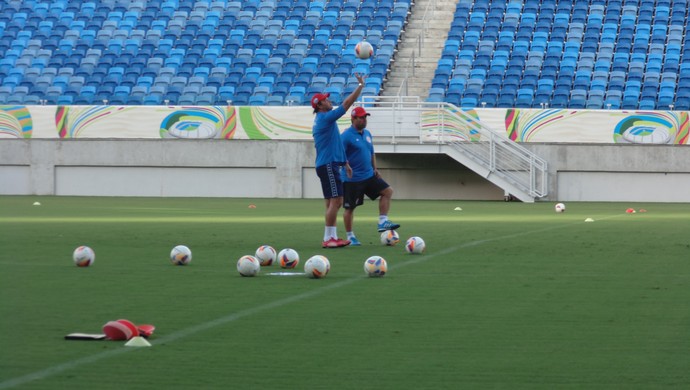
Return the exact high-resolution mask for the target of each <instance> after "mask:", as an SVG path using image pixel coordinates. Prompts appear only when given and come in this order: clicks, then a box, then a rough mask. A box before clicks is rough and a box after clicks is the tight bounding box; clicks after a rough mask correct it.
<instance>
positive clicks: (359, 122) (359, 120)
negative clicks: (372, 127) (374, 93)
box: [350, 107, 371, 131]
mask: <svg viewBox="0 0 690 390" xmlns="http://www.w3.org/2000/svg"><path fill="white" fill-rule="evenodd" d="M369 115H371V114H369V113H368V112H367V111H366V110H365V109H364V107H355V108H353V109H352V112H351V113H350V116H351V119H352V126H354V128H355V129H357V130H359V131H362V130H364V128H365V127H367V117H368V116H369Z"/></svg>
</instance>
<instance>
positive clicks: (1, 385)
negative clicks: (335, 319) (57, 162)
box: [0, 214, 623, 389]
mask: <svg viewBox="0 0 690 390" xmlns="http://www.w3.org/2000/svg"><path fill="white" fill-rule="evenodd" d="M622 215H623V214H617V215H612V216H609V217H604V218H599V220H602V219H609V218H616V217H620V216H622ZM579 223H581V222H577V223H570V224H565V225H560V226H555V227H549V228H544V229H537V230H532V231H528V232H521V233H515V234H509V235H506V236H502V237H493V238H487V239H485V240H477V241H470V242H467V243H464V244H460V245H456V246H454V247H449V248H446V249H444V250H442V251H439V252H435V253H433V254H426V255H422V256H416V257H414V258H412V259H411V260H408V261H405V262H402V263H397V264H396V265H394V266H392V267H390V269H393V270H394V269H398V268H403V267H407V266H410V265H414V264H419V263H421V262H424V261H429V260H432V259H434V258H436V257H439V256H446V255H447V254H449V253H452V252H454V251H456V250H458V249H462V248H469V247H474V246H478V245H482V244H486V243H490V242H494V241H499V240H505V239H507V238H515V237H521V236H527V235H531V234H534V233H539V232H545V231H549V230H555V229H561V228H566V227H571V226H574V225H577V224H579ZM295 274H297V273H295ZM368 279H369V277H368V276H367V275H361V276H353V277H351V278H349V279H345V280H342V281H340V282H336V283H333V284H327V285H324V286H321V287H319V288H315V289H313V290H310V291H307V292H304V293H302V294H297V295H293V296H289V297H286V298H282V299H278V300H277V301H273V302H269V303H265V304H263V305H259V306H255V307H251V308H249V309H245V310H240V311H238V312H236V313H232V314H228V315H227V316H225V317H220V318H216V319H215V320H212V321H209V322H205V323H203V324H198V325H194V326H191V327H189V328H186V329H182V330H179V331H177V332H175V333H171V334H169V335H168V336H165V337H161V338H159V339H156V340H154V341H153V342H152V344H159V343H161V344H164V343H170V342H173V341H175V340H179V339H182V338H185V337H187V336H191V335H194V334H198V333H199V332H203V331H206V330H209V329H213V328H215V327H217V326H220V325H225V324H227V323H230V322H234V321H237V320H239V319H242V318H245V317H249V316H251V315H253V314H258V313H262V312H265V311H268V310H270V309H275V308H279V307H284V306H286V305H288V304H291V303H294V302H299V301H302V300H304V299H307V298H312V297H315V296H317V295H321V294H323V293H325V292H327V291H330V290H334V289H337V288H340V287H344V286H347V285H350V284H353V283H355V282H358V281H361V280H368ZM132 350H137V348H119V349H111V350H108V351H103V352H100V353H96V354H94V355H90V356H84V357H83V358H80V359H76V360H72V361H69V362H65V363H62V364H58V365H56V366H53V367H48V368H46V369H43V370H40V371H36V372H33V373H31V374H27V375H24V376H20V377H17V378H14V379H9V380H6V381H5V382H0V389H9V388H12V387H15V386H19V385H23V384H25V383H29V382H33V381H36V380H41V379H45V378H48V377H50V376H53V375H56V374H59V373H61V372H64V371H67V370H71V369H73V368H76V367H81V366H83V365H84V364H89V363H94V362H97V361H99V360H103V359H106V358H109V357H111V356H117V355H121V354H123V353H125V352H130V351H132Z"/></svg>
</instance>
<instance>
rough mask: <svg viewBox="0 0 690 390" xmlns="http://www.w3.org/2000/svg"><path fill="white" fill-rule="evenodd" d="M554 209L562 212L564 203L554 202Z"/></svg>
mask: <svg viewBox="0 0 690 390" xmlns="http://www.w3.org/2000/svg"><path fill="white" fill-rule="evenodd" d="M554 210H556V212H557V213H562V212H564V211H565V205H564V204H563V203H556V206H554Z"/></svg>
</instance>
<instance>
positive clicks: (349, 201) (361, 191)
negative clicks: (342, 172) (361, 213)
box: [343, 176, 390, 210]
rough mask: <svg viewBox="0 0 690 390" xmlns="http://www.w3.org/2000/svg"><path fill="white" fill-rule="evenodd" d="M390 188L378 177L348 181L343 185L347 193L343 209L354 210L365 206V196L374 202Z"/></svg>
mask: <svg viewBox="0 0 690 390" xmlns="http://www.w3.org/2000/svg"><path fill="white" fill-rule="evenodd" d="M388 187H390V186H389V185H388V183H386V181H385V180H383V179H381V178H378V177H376V176H372V177H370V178H368V179H367V180H363V181H346V182H344V183H343V190H344V191H345V196H344V202H343V207H344V208H346V209H352V210H354V209H355V207H357V206H360V205H362V204H364V195H366V196H368V197H369V199H371V200H374V199H376V198H378V197H379V195H381V192H382V191H383V190H385V189H386V188H388Z"/></svg>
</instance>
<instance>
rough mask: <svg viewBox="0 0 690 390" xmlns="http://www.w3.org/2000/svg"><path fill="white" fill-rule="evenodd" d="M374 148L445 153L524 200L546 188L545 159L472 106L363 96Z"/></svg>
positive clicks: (413, 98) (531, 199)
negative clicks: (488, 123)
mask: <svg viewBox="0 0 690 390" xmlns="http://www.w3.org/2000/svg"><path fill="white" fill-rule="evenodd" d="M362 104H363V105H364V106H366V109H367V111H370V112H372V113H374V112H375V115H372V116H371V117H370V119H369V127H371V128H375V129H377V131H376V142H377V146H376V149H377V151H378V152H397V153H444V154H447V155H448V156H450V157H452V158H453V159H455V160H456V161H458V162H460V163H461V164H463V165H465V166H466V167H468V168H469V169H471V170H473V171H474V172H476V173H477V174H479V175H481V176H482V177H484V178H486V179H487V180H489V181H490V182H492V183H493V184H495V185H496V186H498V187H500V188H502V189H503V190H504V191H506V193H507V194H510V195H512V196H514V197H516V198H517V199H519V200H521V201H523V202H529V203H531V202H534V201H535V200H536V199H537V198H540V197H544V196H546V195H547V194H548V190H547V189H548V176H547V174H548V172H547V163H546V161H545V160H543V159H542V158H540V157H539V156H537V155H535V154H534V153H532V152H531V151H529V150H528V149H526V148H525V147H523V146H522V145H520V144H518V143H516V142H514V141H512V140H511V139H509V138H508V137H507V136H505V134H503V133H502V132H499V131H496V130H492V129H490V128H489V127H488V126H486V125H485V124H484V123H482V122H481V120H480V119H479V117H478V115H477V113H476V111H474V110H462V109H460V108H458V107H456V106H454V105H452V104H449V103H431V102H422V101H420V99H419V97H404V96H397V97H384V96H370V97H368V96H365V97H363V98H362Z"/></svg>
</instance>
